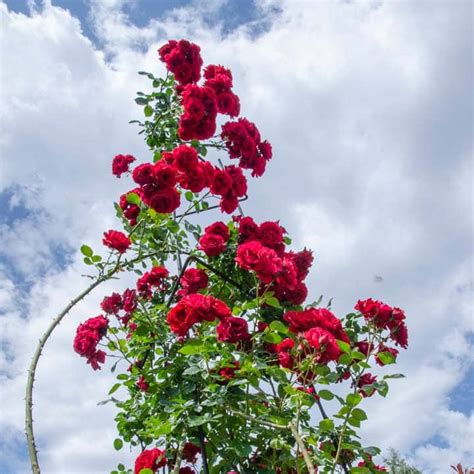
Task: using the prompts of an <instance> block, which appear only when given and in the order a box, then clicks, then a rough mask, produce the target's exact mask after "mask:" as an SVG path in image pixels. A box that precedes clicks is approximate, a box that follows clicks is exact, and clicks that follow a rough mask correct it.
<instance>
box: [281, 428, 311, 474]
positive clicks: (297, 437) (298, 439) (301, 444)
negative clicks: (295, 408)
mask: <svg viewBox="0 0 474 474" xmlns="http://www.w3.org/2000/svg"><path fill="white" fill-rule="evenodd" d="M288 427H289V428H290V430H291V433H292V434H293V436H294V438H295V440H296V444H297V445H298V446H299V448H300V449H301V452H302V453H303V458H304V462H305V463H306V467H307V468H308V472H309V474H316V471H315V470H314V465H313V463H312V462H311V458H310V457H309V453H308V450H307V449H306V446H305V445H304V442H303V439H302V438H301V436H300V434H299V433H298V430H297V429H296V426H295V425H294V424H293V423H292V422H291V421H290V423H288Z"/></svg>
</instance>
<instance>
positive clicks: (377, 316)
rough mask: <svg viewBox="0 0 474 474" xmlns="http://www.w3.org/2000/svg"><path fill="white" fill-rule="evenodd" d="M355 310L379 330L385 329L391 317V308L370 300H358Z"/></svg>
mask: <svg viewBox="0 0 474 474" xmlns="http://www.w3.org/2000/svg"><path fill="white" fill-rule="evenodd" d="M355 309H357V310H358V311H360V312H361V313H362V314H363V316H364V318H365V319H366V320H370V321H372V322H373V323H374V324H375V325H376V326H377V327H379V328H385V327H386V326H387V323H388V322H389V321H390V317H391V315H392V308H391V307H390V306H389V305H387V304H385V303H382V302H380V301H375V300H373V299H372V298H369V299H367V300H364V301H361V300H359V301H358V302H357V304H356V305H355Z"/></svg>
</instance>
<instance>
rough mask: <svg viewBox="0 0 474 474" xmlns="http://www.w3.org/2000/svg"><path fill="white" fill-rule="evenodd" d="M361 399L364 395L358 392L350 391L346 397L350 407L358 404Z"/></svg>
mask: <svg viewBox="0 0 474 474" xmlns="http://www.w3.org/2000/svg"><path fill="white" fill-rule="evenodd" d="M361 400H362V395H359V394H358V393H349V395H347V397H346V403H347V404H348V405H349V406H350V407H355V406H357V405H358V404H359V403H360V401H361Z"/></svg>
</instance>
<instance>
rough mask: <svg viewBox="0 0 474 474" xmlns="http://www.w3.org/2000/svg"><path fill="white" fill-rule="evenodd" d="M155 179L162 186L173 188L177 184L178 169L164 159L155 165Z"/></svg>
mask: <svg viewBox="0 0 474 474" xmlns="http://www.w3.org/2000/svg"><path fill="white" fill-rule="evenodd" d="M153 179H154V182H155V183H156V185H157V186H158V187H160V188H162V189H163V188H172V187H173V186H174V185H175V184H176V170H175V169H174V168H173V166H171V165H168V164H166V163H165V162H164V161H163V160H161V161H158V162H157V163H155V165H154V166H153Z"/></svg>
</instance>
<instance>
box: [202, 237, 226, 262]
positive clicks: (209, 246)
mask: <svg viewBox="0 0 474 474" xmlns="http://www.w3.org/2000/svg"><path fill="white" fill-rule="evenodd" d="M226 248H227V246H226V242H225V240H224V238H223V237H222V236H221V235H217V234H204V235H203V236H202V237H201V238H200V239H199V249H201V250H202V251H203V252H204V253H205V254H206V255H207V256H208V257H215V256H217V255H219V254H221V253H222V252H224V251H225V249H226Z"/></svg>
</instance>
